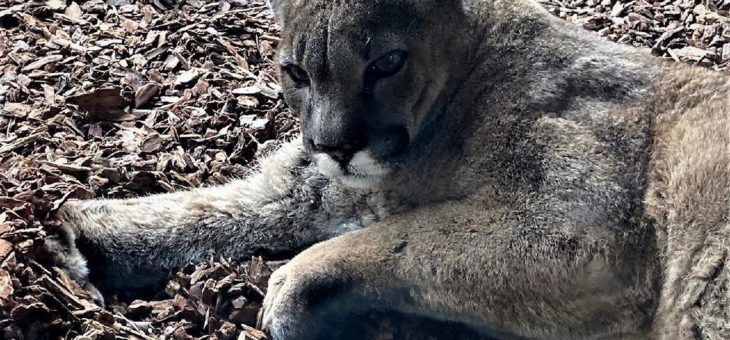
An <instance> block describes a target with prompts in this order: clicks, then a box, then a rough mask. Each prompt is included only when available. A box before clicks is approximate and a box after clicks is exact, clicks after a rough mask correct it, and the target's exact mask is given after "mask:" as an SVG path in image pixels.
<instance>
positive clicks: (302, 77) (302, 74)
mask: <svg viewBox="0 0 730 340" xmlns="http://www.w3.org/2000/svg"><path fill="white" fill-rule="evenodd" d="M284 72H286V74H287V75H288V76H289V78H291V80H293V81H294V82H295V83H296V84H297V87H306V86H309V82H310V80H309V75H308V74H307V71H305V70H303V69H302V68H301V67H299V66H297V65H293V64H288V65H284Z"/></svg>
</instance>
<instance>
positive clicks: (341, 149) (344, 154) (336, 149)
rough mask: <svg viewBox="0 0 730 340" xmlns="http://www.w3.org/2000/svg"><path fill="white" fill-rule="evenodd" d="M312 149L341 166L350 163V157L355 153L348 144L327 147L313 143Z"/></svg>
mask: <svg viewBox="0 0 730 340" xmlns="http://www.w3.org/2000/svg"><path fill="white" fill-rule="evenodd" d="M313 149H314V151H316V152H323V153H326V154H327V155H328V156H330V157H331V158H332V159H333V160H335V161H336V162H338V163H340V164H343V165H344V164H347V163H348V162H350V160H351V159H352V156H353V155H355V152H356V150H355V148H353V147H352V145H350V144H342V145H327V144H320V143H315V144H314V148H313Z"/></svg>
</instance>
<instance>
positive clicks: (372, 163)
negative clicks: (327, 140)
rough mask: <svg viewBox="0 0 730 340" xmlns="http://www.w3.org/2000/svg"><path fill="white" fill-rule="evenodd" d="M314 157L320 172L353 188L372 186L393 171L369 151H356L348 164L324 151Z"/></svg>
mask: <svg viewBox="0 0 730 340" xmlns="http://www.w3.org/2000/svg"><path fill="white" fill-rule="evenodd" d="M314 159H315V162H316V164H317V168H318V169H319V172H321V173H322V174H323V175H325V176H327V177H329V178H332V179H337V180H339V181H341V182H342V184H344V185H346V186H348V187H352V188H361V189H365V188H371V187H373V186H375V185H377V184H378V183H379V182H380V181H381V180H382V179H383V178H384V177H385V176H386V175H388V174H389V173H390V171H391V169H390V168H389V167H388V166H386V165H384V164H382V163H381V162H379V161H377V160H375V159H374V158H373V157H371V156H370V155H369V154H368V152H367V151H359V152H357V153H355V155H354V156H353V157H352V159H351V160H350V161H349V162H347V163H346V164H342V163H339V162H337V161H335V160H334V159H332V157H330V156H329V155H327V154H324V153H318V154H315V155H314Z"/></svg>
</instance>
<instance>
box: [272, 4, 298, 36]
mask: <svg viewBox="0 0 730 340" xmlns="http://www.w3.org/2000/svg"><path fill="white" fill-rule="evenodd" d="M292 1H295V0H267V2H268V3H269V8H270V9H271V11H272V12H274V17H276V23H277V24H278V25H279V28H281V29H283V28H284V24H285V23H286V17H287V16H288V15H289V8H291V3H292Z"/></svg>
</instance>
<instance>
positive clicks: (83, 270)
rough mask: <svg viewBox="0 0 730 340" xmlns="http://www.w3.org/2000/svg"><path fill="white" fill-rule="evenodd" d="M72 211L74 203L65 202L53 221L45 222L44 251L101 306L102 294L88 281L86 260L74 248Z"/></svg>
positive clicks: (102, 301) (53, 262)
mask: <svg viewBox="0 0 730 340" xmlns="http://www.w3.org/2000/svg"><path fill="white" fill-rule="evenodd" d="M73 209H76V202H74V201H70V202H67V203H66V204H65V205H64V206H63V207H61V209H59V211H58V212H57V213H56V214H55V216H54V219H53V220H51V221H47V223H46V227H47V228H46V229H47V230H48V232H49V235H48V236H47V237H46V239H45V240H44V245H45V250H46V252H47V254H48V256H49V257H50V261H51V262H52V264H53V265H54V266H56V267H59V268H61V269H63V270H64V271H65V272H66V273H67V274H68V276H69V277H70V278H72V279H74V280H75V281H76V282H78V283H79V285H80V286H81V287H82V288H84V289H86V291H87V292H88V293H89V294H90V298H91V300H92V301H94V302H95V303H97V304H99V305H101V306H103V305H104V298H103V296H102V294H101V293H100V292H99V290H98V289H97V288H96V287H95V286H94V285H92V284H91V283H90V282H89V281H88V276H89V267H88V263H87V261H86V258H85V257H84V256H83V255H82V254H81V252H80V251H79V249H78V248H77V247H76V237H77V235H76V232H75V231H74V229H73V222H74V221H73V217H72V216H73Z"/></svg>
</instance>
